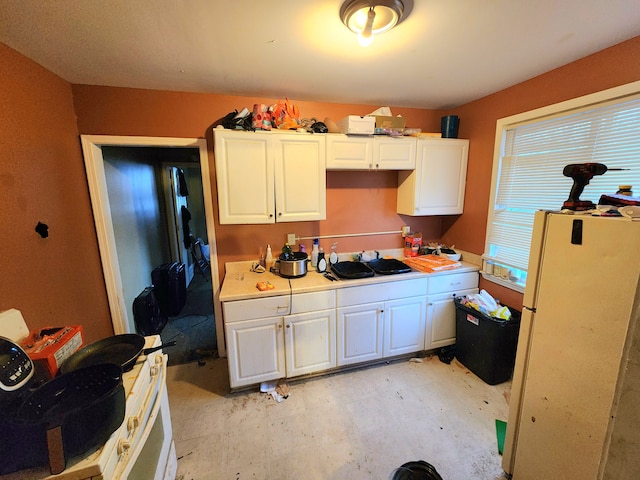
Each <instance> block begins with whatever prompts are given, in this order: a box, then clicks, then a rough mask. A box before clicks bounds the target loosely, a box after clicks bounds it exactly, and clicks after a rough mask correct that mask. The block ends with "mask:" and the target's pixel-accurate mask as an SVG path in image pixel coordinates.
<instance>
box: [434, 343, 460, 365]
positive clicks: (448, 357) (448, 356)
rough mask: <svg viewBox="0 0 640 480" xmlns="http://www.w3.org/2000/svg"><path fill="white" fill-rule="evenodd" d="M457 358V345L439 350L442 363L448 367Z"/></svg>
mask: <svg viewBox="0 0 640 480" xmlns="http://www.w3.org/2000/svg"><path fill="white" fill-rule="evenodd" d="M455 356H456V346H455V345H449V346H447V347H442V348H441V349H440V350H438V358H439V359H440V361H441V362H442V363H446V364H447V365H449V364H450V363H451V361H452V360H453V359H454V357H455Z"/></svg>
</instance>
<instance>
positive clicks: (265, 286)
mask: <svg viewBox="0 0 640 480" xmlns="http://www.w3.org/2000/svg"><path fill="white" fill-rule="evenodd" d="M256 288H257V289H258V290H260V291H261V292H264V291H265V290H273V289H275V288H276V287H275V286H274V285H273V284H272V283H271V282H258V283H256Z"/></svg>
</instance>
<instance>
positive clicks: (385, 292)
mask: <svg viewBox="0 0 640 480" xmlns="http://www.w3.org/2000/svg"><path fill="white" fill-rule="evenodd" d="M477 292H478V273H477V272H475V271H473V272H464V273H447V274H442V275H433V276H429V277H426V276H425V277H421V278H413V279H410V280H401V281H392V282H387V283H376V284H371V285H360V286H354V287H342V288H338V289H337V290H327V291H321V292H312V293H300V294H294V295H281V296H276V297H265V298H258V299H249V300H238V301H231V302H224V303H223V312H224V316H225V333H226V336H227V352H228V357H229V358H228V363H229V379H230V384H231V387H232V388H237V387H242V386H245V385H253V384H257V383H261V382H265V381H269V380H276V379H279V378H285V377H286V378H292V377H296V376H300V375H306V374H310V373H315V372H322V371H325V370H330V369H332V368H335V367H340V366H346V365H353V364H357V363H363V362H369V361H372V360H379V359H382V358H388V357H394V356H398V355H404V354H411V353H415V352H420V351H423V350H431V349H435V348H440V347H444V346H447V345H451V344H454V343H455V342H456V319H455V318H456V312H455V304H454V302H453V299H454V297H456V296H458V295H467V294H471V293H477ZM371 300H373V301H371Z"/></svg>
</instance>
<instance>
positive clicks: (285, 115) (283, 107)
mask: <svg viewBox="0 0 640 480" xmlns="http://www.w3.org/2000/svg"><path fill="white" fill-rule="evenodd" d="M270 110H271V122H272V123H273V125H274V126H275V127H276V128H278V129H281V130H296V129H297V128H300V126H301V123H300V110H299V109H298V106H297V105H294V104H293V103H291V102H290V101H289V99H288V98H285V99H284V100H280V101H279V102H278V103H276V104H275V105H272V106H271V108H270Z"/></svg>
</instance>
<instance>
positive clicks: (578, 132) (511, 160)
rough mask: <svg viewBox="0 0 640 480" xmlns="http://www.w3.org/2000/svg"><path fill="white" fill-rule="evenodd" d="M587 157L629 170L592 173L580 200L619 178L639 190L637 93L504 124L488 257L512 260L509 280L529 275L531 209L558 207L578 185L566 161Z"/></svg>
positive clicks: (613, 186)
mask: <svg viewBox="0 0 640 480" xmlns="http://www.w3.org/2000/svg"><path fill="white" fill-rule="evenodd" d="M587 162H596V163H603V164H604V165H606V166H607V167H608V168H614V167H615V168H628V169H629V170H628V171H611V170H610V171H607V172H606V173H605V174H604V175H601V176H595V177H594V178H593V179H592V180H591V182H590V184H589V185H587V186H586V187H585V189H584V191H583V193H582V195H580V199H581V200H591V201H592V202H594V203H596V204H597V203H598V200H599V198H600V195H602V194H605V193H615V192H616V191H617V190H618V186H619V185H632V186H633V188H634V193H633V194H634V196H640V96H636V97H635V98H630V99H629V98H627V99H626V100H624V101H617V102H613V103H608V104H601V105H599V106H597V107H593V106H591V107H588V108H583V109H581V110H573V111H570V112H565V113H563V114H560V115H554V116H550V117H547V118H543V119H538V120H536V121H532V122H527V123H522V124H519V125H510V126H508V127H507V128H506V130H505V131H504V133H503V150H502V154H501V156H500V158H499V162H498V165H497V167H498V168H499V172H498V175H497V178H496V184H495V186H494V190H493V191H494V192H495V195H494V198H493V202H492V203H491V204H490V207H489V208H490V211H489V218H488V225H487V243H486V247H485V250H486V251H485V255H484V258H485V259H487V260H489V261H492V262H496V263H498V264H502V265H504V266H507V267H510V268H513V269H514V271H515V272H516V274H515V275H514V276H512V278H511V282H514V283H519V284H520V285H521V286H523V285H524V282H525V280H526V269H527V264H528V261H529V248H530V245H531V233H532V229H533V216H534V213H535V212H536V211H537V210H541V209H545V210H560V209H561V208H562V204H563V202H564V201H565V200H567V199H568V196H569V191H570V190H571V186H572V185H573V180H572V179H571V178H568V177H565V176H563V174H562V170H563V168H564V167H565V165H567V164H570V163H587ZM494 168H495V167H494ZM518 271H519V272H518Z"/></svg>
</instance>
